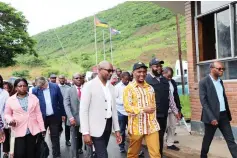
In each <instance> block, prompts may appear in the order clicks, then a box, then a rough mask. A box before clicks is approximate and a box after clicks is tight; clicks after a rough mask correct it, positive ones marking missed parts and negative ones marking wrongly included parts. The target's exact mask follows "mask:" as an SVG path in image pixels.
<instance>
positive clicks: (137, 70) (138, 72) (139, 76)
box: [133, 62, 147, 83]
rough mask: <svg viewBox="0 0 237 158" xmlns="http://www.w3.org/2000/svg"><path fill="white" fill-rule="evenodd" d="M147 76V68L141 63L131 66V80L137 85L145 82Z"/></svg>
mask: <svg viewBox="0 0 237 158" xmlns="http://www.w3.org/2000/svg"><path fill="white" fill-rule="evenodd" d="M146 75H147V66H146V65H145V64H144V63H142V62H138V63H135V64H134V65H133V78H134V79H135V80H136V82H138V83H143V82H144V81H145V78H146Z"/></svg>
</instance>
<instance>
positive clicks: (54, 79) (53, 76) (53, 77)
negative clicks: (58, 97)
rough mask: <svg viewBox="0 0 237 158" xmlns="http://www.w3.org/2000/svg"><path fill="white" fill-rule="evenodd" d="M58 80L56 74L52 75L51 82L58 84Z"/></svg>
mask: <svg viewBox="0 0 237 158" xmlns="http://www.w3.org/2000/svg"><path fill="white" fill-rule="evenodd" d="M56 80H57V76H56V75H55V74H51V75H50V82H52V83H56Z"/></svg>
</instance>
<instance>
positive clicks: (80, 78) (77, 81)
mask: <svg viewBox="0 0 237 158" xmlns="http://www.w3.org/2000/svg"><path fill="white" fill-rule="evenodd" d="M72 82H73V84H74V85H76V86H77V87H80V86H81V85H83V84H84V82H85V76H84V75H82V74H80V73H75V74H74V75H73V76H72Z"/></svg>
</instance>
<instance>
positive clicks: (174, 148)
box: [167, 145, 180, 151]
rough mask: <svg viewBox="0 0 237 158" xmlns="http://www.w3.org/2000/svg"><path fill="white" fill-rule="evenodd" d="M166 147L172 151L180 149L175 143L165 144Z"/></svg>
mask: <svg viewBox="0 0 237 158" xmlns="http://www.w3.org/2000/svg"><path fill="white" fill-rule="evenodd" d="M167 149H170V150H174V151H179V150H180V149H179V148H178V147H177V146H175V145H172V146H167Z"/></svg>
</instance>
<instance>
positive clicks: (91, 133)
mask: <svg viewBox="0 0 237 158" xmlns="http://www.w3.org/2000/svg"><path fill="white" fill-rule="evenodd" d="M113 72H114V70H113V66H112V64H110V63H109V62H107V61H102V62H100V63H99V65H98V76H97V77H96V78H95V79H93V80H91V81H89V82H87V83H86V84H85V85H84V87H83V90H82V95H81V103H80V124H81V132H82V134H83V138H84V141H85V143H86V144H87V145H92V144H93V145H94V147H95V153H96V157H97V158H108V152H107V146H108V143H109V138H110V135H111V130H112V127H113V129H114V131H115V136H116V140H117V143H118V144H120V143H121V141H122V138H121V136H120V131H119V123H118V115H117V109H116V102H115V95H114V87H113V86H112V84H111V83H110V82H109V80H110V79H111V76H112V74H113ZM98 105H99V106H98ZM112 125H113V126H112Z"/></svg>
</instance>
